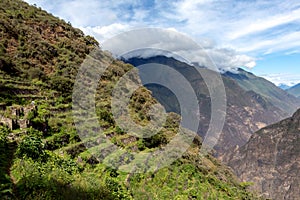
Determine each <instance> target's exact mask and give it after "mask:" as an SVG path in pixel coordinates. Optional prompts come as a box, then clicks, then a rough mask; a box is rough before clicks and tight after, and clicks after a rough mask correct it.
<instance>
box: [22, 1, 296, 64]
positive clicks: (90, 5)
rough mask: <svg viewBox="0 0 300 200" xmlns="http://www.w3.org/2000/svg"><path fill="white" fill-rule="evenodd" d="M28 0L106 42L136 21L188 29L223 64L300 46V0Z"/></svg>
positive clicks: (141, 24)
mask: <svg viewBox="0 0 300 200" xmlns="http://www.w3.org/2000/svg"><path fill="white" fill-rule="evenodd" d="M25 1H27V2H29V3H31V4H33V3H36V4H37V5H38V6H41V7H42V8H44V9H46V10H48V11H49V12H51V13H53V14H54V15H56V16H59V17H61V18H63V19H65V20H66V21H70V22H71V23H72V24H73V25H74V26H76V27H80V28H81V29H83V31H84V32H85V33H86V34H90V35H93V36H95V37H96V38H97V39H98V40H99V42H100V44H101V43H103V41H105V40H106V39H108V38H110V37H112V36H114V35H116V34H118V33H122V32H124V31H127V30H131V29H132V28H136V27H161V28H169V29H173V30H177V31H180V32H183V33H186V34H187V35H189V36H191V37H193V38H194V39H195V40H196V41H197V42H198V43H199V44H200V45H201V46H202V47H203V48H205V49H206V51H207V53H208V54H209V55H210V56H211V57H212V59H213V60H214V62H215V63H216V64H217V65H218V66H221V67H222V68H223V69H225V68H226V69H229V68H235V67H240V66H246V67H249V68H252V67H254V66H255V64H256V62H255V58H254V57H260V56H262V55H264V54H270V53H278V52H284V53H286V54H289V52H298V51H299V49H300V30H299V27H300V9H299V8H300V2H299V0H289V1H282V0H273V1H270V0H259V1H239V0H232V1H227V0H225V1H219V0H170V1H161V0H153V1H142V0H119V1H109V0H89V1H82V0H53V1H46V0H25ZM146 4H151V5H148V6H147V5H146ZM203 38H204V39H203ZM208 38H209V39H208ZM138 39H144V38H138ZM158 47H159V45H158ZM174 48H175V47H174ZM193 55H196V54H195V52H194V53H193ZM250 55H251V56H250ZM199 60H200V59H199ZM203 62H204V61H203Z"/></svg>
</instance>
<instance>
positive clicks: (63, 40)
mask: <svg viewBox="0 0 300 200" xmlns="http://www.w3.org/2000/svg"><path fill="white" fill-rule="evenodd" d="M0 9H1V11H0V15H1V16H0V34H1V38H0V120H1V121H0V159H1V162H0V199H30V200H31V199H72V200H73V199H180V200H182V199H258V198H257V197H256V196H255V195H254V194H252V193H250V192H248V191H247V189H246V188H247V186H248V185H249V183H240V182H238V181H237V179H236V178H235V176H234V175H233V174H232V172H231V171H230V169H229V168H227V167H226V166H223V165H221V164H220V163H219V162H218V161H217V160H216V159H214V158H213V157H212V156H211V155H205V156H204V155H200V154H199V149H200V148H201V139H200V138H199V137H196V138H195V139H194V141H193V144H192V146H191V147H190V148H189V149H188V151H186V153H185V154H184V155H183V156H182V157H181V158H180V159H178V160H177V161H175V162H174V163H172V164H171V165H170V166H168V167H164V168H161V169H159V170H156V171H155V172H151V173H150V172H149V173H140V174H138V173H134V171H132V173H125V172H122V171H118V170H115V169H113V168H110V167H107V166H105V165H104V164H102V162H101V160H100V159H98V158H97V155H95V154H94V153H91V152H92V151H89V150H88V149H87V148H86V147H85V145H84V144H86V143H84V141H82V140H81V138H80V137H79V135H78V134H77V131H76V129H75V126H74V120H73V114H72V102H71V101H72V89H73V84H74V80H75V77H76V75H77V71H78V69H79V66H80V64H81V63H82V62H83V60H84V59H85V58H86V56H87V55H88V54H89V53H90V52H91V51H92V50H94V49H95V48H97V47H98V43H97V41H96V40H95V39H93V38H92V37H90V36H84V34H83V33H82V32H81V31H80V30H79V29H75V28H73V27H72V26H71V25H70V24H69V23H66V22H64V21H63V20H60V19H57V18H56V17H54V16H52V15H51V14H48V13H47V12H45V11H43V10H41V9H39V8H35V7H33V6H29V5H28V4H27V3H24V2H22V1H20V0H3V1H1V2H0ZM98 55H100V57H101V58H99V57H98V58H97V59H99V60H101V59H103V60H105V59H107V60H111V61H112V64H111V65H110V67H109V69H108V70H107V71H106V72H105V75H104V76H103V78H102V79H101V81H100V83H99V87H98V88H97V94H96V100H97V102H96V112H97V116H98V120H99V124H100V125H101V126H102V127H104V133H105V135H106V138H107V139H110V141H111V142H112V143H113V144H115V145H117V146H118V147H119V148H122V149H125V150H127V152H128V155H131V153H132V152H136V153H137V152H153V151H155V150H157V149H159V148H162V147H164V146H165V145H166V144H167V143H168V142H169V141H170V140H171V139H172V138H173V137H174V135H175V134H176V131H177V130H178V126H179V123H178V121H179V116H178V115H176V114H174V113H170V114H169V115H168V118H167V121H166V123H165V124H164V127H163V128H162V129H161V130H160V132H159V134H156V135H155V136H152V137H150V138H147V139H139V138H136V137H133V136H131V135H129V134H128V133H126V132H124V131H123V130H121V129H120V128H119V127H118V126H116V124H115V121H114V119H113V117H112V113H111V107H110V99H111V92H112V89H113V86H114V84H115V83H116V82H117V81H118V80H119V78H120V77H121V76H122V75H124V74H125V73H126V72H127V71H129V70H130V69H132V66H131V65H128V64H124V63H123V62H121V61H116V60H113V58H111V57H110V56H109V55H108V54H107V53H104V52H102V51H101V50H98ZM137 78H138V77H137ZM154 103H156V100H155V99H153V97H152V96H151V93H150V92H149V91H148V90H147V89H145V88H142V87H141V88H139V89H138V90H137V91H136V92H135V94H134V95H133V97H132V98H131V102H130V107H131V115H132V117H133V118H134V120H135V121H136V122H137V123H140V124H147V123H148V122H149V118H150V117H149V114H148V110H149V108H150V106H151V105H153V104H154ZM89 139H90V140H91V141H92V142H93V143H95V144H93V145H94V147H95V148H97V145H100V144H101V141H100V142H98V140H97V141H95V139H94V138H85V140H89ZM99 153H100V154H102V153H105V152H102V151H101V152H99ZM126 159H127V158H126ZM126 159H124V160H125V161H126V162H127V161H128V160H126ZM130 159H134V158H130ZM130 159H129V162H130Z"/></svg>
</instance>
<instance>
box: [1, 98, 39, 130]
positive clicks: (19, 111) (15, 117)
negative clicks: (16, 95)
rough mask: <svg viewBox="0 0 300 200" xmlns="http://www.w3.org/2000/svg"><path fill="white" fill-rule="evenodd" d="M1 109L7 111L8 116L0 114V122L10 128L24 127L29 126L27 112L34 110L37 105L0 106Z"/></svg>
mask: <svg viewBox="0 0 300 200" xmlns="http://www.w3.org/2000/svg"><path fill="white" fill-rule="evenodd" d="M1 110H2V111H8V112H9V113H10V114H9V117H6V116H4V115H1V114H0V124H3V125H6V126H8V127H9V128H10V129H11V130H15V129H25V128H28V127H29V120H28V119H27V116H28V114H29V113H30V112H31V111H34V112H36V111H37V107H36V106H35V105H34V104H30V105H28V106H25V107H22V106H9V107H7V106H4V105H2V106H1Z"/></svg>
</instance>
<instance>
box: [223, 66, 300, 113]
mask: <svg viewBox="0 0 300 200" xmlns="http://www.w3.org/2000/svg"><path fill="white" fill-rule="evenodd" d="M224 75H225V76H227V77H230V78H232V79H234V80H235V81H236V82H237V83H238V84H239V85H240V86H241V87H242V88H243V89H244V90H246V91H254V92H256V93H257V94H260V95H262V96H263V97H264V98H266V100H267V101H268V102H270V103H271V104H273V105H274V106H276V107H278V108H279V109H281V110H282V111H283V112H285V113H286V114H287V116H291V115H292V114H293V113H294V112H295V110H296V109H297V108H298V107H299V106H300V105H299V100H298V99H297V98H295V97H294V96H292V95H290V94H288V93H287V92H285V91H283V90H282V89H280V88H278V87H277V86H276V85H275V84H273V83H271V82H270V81H267V80H266V79H264V78H261V77H258V76H255V75H254V74H252V73H250V72H247V71H245V70H243V69H238V73H232V72H226V73H225V74H224Z"/></svg>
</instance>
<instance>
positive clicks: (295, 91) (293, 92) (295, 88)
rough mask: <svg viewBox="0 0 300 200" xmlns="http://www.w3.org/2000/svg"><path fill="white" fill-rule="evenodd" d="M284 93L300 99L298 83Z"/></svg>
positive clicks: (299, 85)
mask: <svg viewBox="0 0 300 200" xmlns="http://www.w3.org/2000/svg"><path fill="white" fill-rule="evenodd" d="M286 91H287V92H288V93H289V94H291V95H294V96H295V97H300V83H299V84H297V85H295V86H293V87H291V88H289V89H287V90H286Z"/></svg>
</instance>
